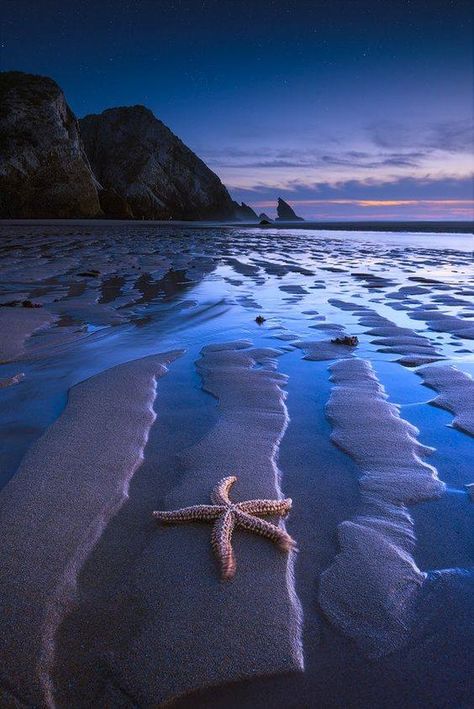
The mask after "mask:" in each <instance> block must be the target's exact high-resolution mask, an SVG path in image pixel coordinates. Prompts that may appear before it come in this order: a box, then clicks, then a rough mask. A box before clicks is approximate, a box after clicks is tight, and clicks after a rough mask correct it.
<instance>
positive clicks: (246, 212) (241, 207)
mask: <svg viewBox="0 0 474 709" xmlns="http://www.w3.org/2000/svg"><path fill="white" fill-rule="evenodd" d="M234 204H235V216H236V218H237V219H239V220H240V221H243V222H258V217H257V213H256V212H254V210H253V209H252V207H249V206H248V204H245V202H242V204H238V203H237V202H235V203H234Z"/></svg>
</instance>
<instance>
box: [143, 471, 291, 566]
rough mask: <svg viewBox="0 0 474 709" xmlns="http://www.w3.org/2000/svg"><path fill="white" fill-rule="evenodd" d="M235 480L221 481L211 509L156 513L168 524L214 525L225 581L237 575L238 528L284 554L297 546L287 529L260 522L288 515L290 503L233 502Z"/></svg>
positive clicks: (214, 541)
mask: <svg viewBox="0 0 474 709" xmlns="http://www.w3.org/2000/svg"><path fill="white" fill-rule="evenodd" d="M236 480H237V478H236V477H235V476H234V475H232V476H229V477H226V478H223V479H222V480H220V481H219V482H218V483H217V485H216V486H215V487H214V489H213V491H212V493H211V500H212V504H211V505H193V506H192V507H184V508H183V509H180V510H173V511H172V512H153V517H154V518H155V519H157V520H159V521H160V522H164V523H167V524H176V523H179V522H214V528H213V530H212V536H211V545H212V548H213V550H214V553H215V555H216V556H217V559H218V561H219V566H220V569H221V576H222V579H223V580H228V579H231V578H232V577H233V576H234V574H235V569H236V561H235V557H234V552H233V549H232V544H231V540H232V533H233V531H234V529H235V528H238V527H240V528H241V529H245V530H246V531H247V532H254V533H255V534H260V535H261V536H263V537H267V539H270V540H271V541H272V542H275V544H276V545H277V546H278V547H279V548H280V549H281V550H282V551H284V552H289V551H290V550H291V549H294V548H295V546H296V542H295V541H294V539H292V538H291V537H290V535H289V534H288V533H287V532H286V531H285V530H284V529H282V528H281V527H278V526H277V525H275V524H271V523H270V522H266V521H265V520H263V519H261V517H262V516H278V517H282V516H285V515H287V514H288V512H289V511H290V509H291V504H292V503H291V500H290V499H289V498H287V499H284V500H247V501H246V502H236V503H234V502H231V500H230V499H229V491H230V489H231V487H232V485H233V484H234V483H235V482H236Z"/></svg>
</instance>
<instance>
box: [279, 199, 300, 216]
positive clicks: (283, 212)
mask: <svg viewBox="0 0 474 709" xmlns="http://www.w3.org/2000/svg"><path fill="white" fill-rule="evenodd" d="M277 214H278V216H277V218H276V221H277V222H304V219H303V217H299V216H298V215H297V214H295V212H294V211H293V209H292V208H291V207H290V205H289V204H288V202H285V200H284V199H282V198H281V197H278V205H277Z"/></svg>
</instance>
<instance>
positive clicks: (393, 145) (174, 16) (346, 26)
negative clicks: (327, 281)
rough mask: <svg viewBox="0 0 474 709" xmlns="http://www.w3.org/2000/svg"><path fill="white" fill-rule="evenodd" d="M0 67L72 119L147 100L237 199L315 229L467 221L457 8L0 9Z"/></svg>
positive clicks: (462, 32) (451, 0) (126, 1)
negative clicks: (42, 88)
mask: <svg viewBox="0 0 474 709" xmlns="http://www.w3.org/2000/svg"><path fill="white" fill-rule="evenodd" d="M1 22H2V45H3V46H2V59H1V65H2V69H20V70H23V71H30V72H34V73H39V74H46V75H49V76H52V77H53V78H54V79H56V81H58V83H59V84H60V85H61V86H62V88H63V89H64V91H65V93H66V96H67V99H68V101H69V103H70V105H71V107H72V108H73V110H74V111H75V113H76V114H77V115H78V116H82V115H85V114H87V113H91V112H98V111H101V110H103V109H104V108H107V107H110V106H117V105H130V104H135V103H143V104H145V105H147V106H149V107H150V108H151V109H152V110H153V111H154V112H155V114H156V115H157V116H158V117H159V118H161V119H162V120H163V121H164V122H165V123H166V124H167V125H169V127H170V128H171V129H172V130H173V131H174V132H175V133H176V134H177V135H179V136H180V137H181V138H182V139H183V140H184V142H185V143H187V144H188V145H189V146H190V147H191V148H193V149H194V150H195V151H196V152H197V153H198V154H199V155H200V156H201V157H202V158H203V159H204V160H205V161H206V162H207V163H208V164H209V165H210V166H211V167H212V168H213V169H214V170H215V171H216V172H217V173H218V174H219V176H220V177H221V178H222V180H223V181H224V182H225V184H226V185H227V186H228V187H229V189H230V191H231V193H232V194H233V196H234V197H235V198H238V199H243V200H245V201H246V202H248V203H250V204H252V205H253V206H255V207H256V208H257V209H259V210H262V209H265V211H268V212H271V211H272V204H273V203H274V201H275V198H276V197H277V196H278V195H281V196H283V197H285V198H287V199H288V200H289V201H290V202H291V203H293V204H294V206H295V208H296V209H297V211H299V212H300V213H302V214H303V215H304V216H307V217H310V216H314V217H316V218H340V217H345V218H365V219H373V218H384V217H385V218H467V217H469V216H470V213H472V198H473V191H472V171H473V164H472V152H471V151H472V120H473V57H472V43H473V36H472V34H473V20H472V4H471V3H470V2H464V0H444V1H443V2H441V1H440V0H385V1H384V0H378V1H377V2H375V1H372V2H364V0H312V1H311V0H295V1H294V2H280V1H279V0H273V1H272V0H254V1H253V2H248V1H246V0H220V1H217V0H201V1H198V0H181V1H180V0H174V1H170V2H165V1H164V0H102V2H99V0H75V1H74V2H72V1H69V2H66V1H63V2H60V1H59V0H2V14H1Z"/></svg>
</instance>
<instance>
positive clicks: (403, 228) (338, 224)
mask: <svg viewBox="0 0 474 709" xmlns="http://www.w3.org/2000/svg"><path fill="white" fill-rule="evenodd" d="M58 224H64V225H66V226H73V225H79V226H91V227H97V226H108V225H111V226H117V225H130V226H133V227H137V226H143V227H145V228H146V227H150V226H167V227H176V226H179V227H183V228H189V229H203V228H206V229H209V228H216V229H217V228H219V229H222V228H228V227H233V228H235V227H238V228H245V229H249V228H257V227H258V228H259V229H262V230H265V231H269V230H271V229H278V230H283V229H298V230H304V229H308V230H316V229H320V230H326V229H327V230H329V231H367V232H384V231H386V232H395V233H398V232H400V233H401V232H412V233H420V234H425V233H426V234H429V233H434V234H441V233H447V234H474V222H472V221H464V220H462V221H461V220H460V221H456V220H452V221H437V220H436V221H424V220H419V221H410V220H408V221H384V220H380V221H378V220H375V221H365V220H364V221H362V220H361V221H347V222H345V221H339V220H338V221H303V222H301V221H297V222H296V221H295V222H272V223H271V224H264V225H262V224H259V223H258V222H233V221H230V222H216V221H209V222H206V221H180V220H173V219H169V220H167V221H159V220H156V221H154V220H140V219H128V220H123V219H0V226H20V227H21V226H32V225H36V226H42V225H45V226H49V225H58Z"/></svg>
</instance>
